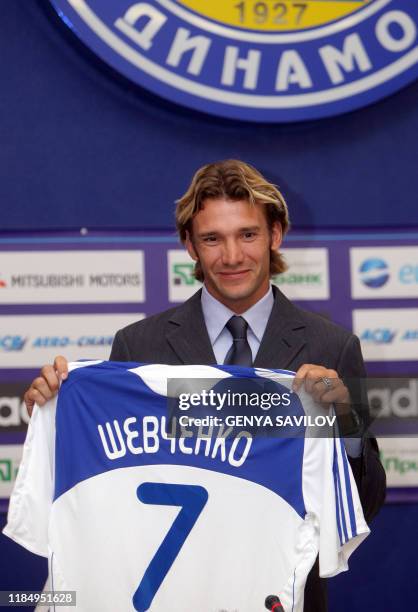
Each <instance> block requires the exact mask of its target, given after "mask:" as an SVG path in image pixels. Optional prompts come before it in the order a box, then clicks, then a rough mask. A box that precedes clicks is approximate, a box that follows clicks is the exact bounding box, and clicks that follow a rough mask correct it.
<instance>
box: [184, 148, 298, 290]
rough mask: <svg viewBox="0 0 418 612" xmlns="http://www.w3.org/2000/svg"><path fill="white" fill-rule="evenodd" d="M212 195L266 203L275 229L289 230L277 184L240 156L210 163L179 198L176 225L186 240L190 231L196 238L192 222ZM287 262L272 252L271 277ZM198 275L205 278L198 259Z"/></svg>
mask: <svg viewBox="0 0 418 612" xmlns="http://www.w3.org/2000/svg"><path fill="white" fill-rule="evenodd" d="M208 198H212V199H215V200H216V199H220V198H225V199H227V200H232V201H237V200H245V201H246V202H249V203H250V204H251V205H253V206H255V205H256V204H262V205H264V206H265V213H266V220H267V225H268V227H269V230H270V232H271V230H272V228H273V224H274V223H280V225H281V228H282V233H283V236H284V235H285V233H286V232H287V230H288V229H289V216H288V210H287V204H286V202H285V199H284V197H283V195H282V194H281V193H280V191H279V190H278V189H277V187H276V186H275V185H273V184H272V183H269V182H268V181H267V180H266V179H265V178H264V177H263V176H262V175H261V174H260V173H259V172H258V170H256V169H255V168H253V166H250V165H249V164H246V163H244V162H242V161H239V160H236V159H227V160H225V161H219V162H215V163H213V164H207V165H206V166H203V167H202V168H199V170H198V171H197V172H196V174H195V175H194V177H193V179H192V182H191V184H190V187H189V188H188V190H187V191H186V193H185V194H184V195H183V196H182V197H181V198H180V199H179V200H177V202H176V204H177V206H176V227H177V231H178V233H179V236H180V240H181V241H182V242H183V243H184V242H185V240H186V237H187V233H189V235H190V237H192V221H193V218H194V217H195V216H196V215H197V213H198V212H199V210H201V209H202V208H203V205H204V201H205V200H206V199H208ZM286 269H287V265H286V263H285V261H284V259H283V256H282V255H280V253H279V252H277V251H271V253H270V276H274V275H275V274H280V273H281V272H284V271H285V270H286ZM194 275H195V277H196V278H197V280H199V281H203V272H202V268H201V266H200V263H199V262H196V265H195V271H194Z"/></svg>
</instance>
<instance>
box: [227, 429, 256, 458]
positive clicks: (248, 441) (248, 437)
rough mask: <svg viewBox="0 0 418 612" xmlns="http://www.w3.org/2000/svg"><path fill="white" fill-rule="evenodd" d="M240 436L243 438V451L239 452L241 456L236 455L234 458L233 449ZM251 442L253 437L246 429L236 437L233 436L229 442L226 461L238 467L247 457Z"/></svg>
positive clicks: (235, 447) (234, 449)
mask: <svg viewBox="0 0 418 612" xmlns="http://www.w3.org/2000/svg"><path fill="white" fill-rule="evenodd" d="M241 438H245V439H246V440H245V447H244V451H243V453H242V454H241V457H237V458H235V456H234V455H235V451H236V450H237V447H238V444H239V442H240V440H241ZM252 443H253V439H252V437H251V435H250V434H249V433H248V431H241V432H240V433H239V434H238V435H237V436H236V438H234V441H233V442H232V444H231V449H230V451H229V455H228V461H229V463H230V464H231V465H232V466H234V467H240V466H241V465H242V464H243V463H244V461H245V460H246V459H247V457H248V453H249V452H250V448H251V445H252Z"/></svg>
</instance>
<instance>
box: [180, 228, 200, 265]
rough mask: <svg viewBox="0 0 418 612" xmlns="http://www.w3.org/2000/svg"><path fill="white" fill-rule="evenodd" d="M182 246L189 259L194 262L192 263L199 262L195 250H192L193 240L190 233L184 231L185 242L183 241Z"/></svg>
mask: <svg viewBox="0 0 418 612" xmlns="http://www.w3.org/2000/svg"><path fill="white" fill-rule="evenodd" d="M184 246H185V247H186V249H187V252H188V253H189V255H190V257H191V258H192V259H193V260H194V261H199V257H198V255H197V253H196V250H195V248H194V245H193V240H192V238H191V236H190V233H189V232H188V231H186V240H185V241H184Z"/></svg>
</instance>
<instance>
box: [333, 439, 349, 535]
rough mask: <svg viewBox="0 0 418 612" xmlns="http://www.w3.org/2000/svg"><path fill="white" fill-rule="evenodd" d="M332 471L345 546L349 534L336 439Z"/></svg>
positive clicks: (340, 529)
mask: <svg viewBox="0 0 418 612" xmlns="http://www.w3.org/2000/svg"><path fill="white" fill-rule="evenodd" d="M332 469H333V472H334V482H335V488H336V498H337V500H338V503H337V512H338V518H339V521H338V522H339V523H340V525H339V529H338V530H339V533H340V542H341V545H343V544H345V543H346V542H347V541H348V533H347V525H346V522H345V513H344V505H343V498H342V490H341V481H340V473H339V469H338V453H337V447H336V443H335V439H334V461H333V466H332Z"/></svg>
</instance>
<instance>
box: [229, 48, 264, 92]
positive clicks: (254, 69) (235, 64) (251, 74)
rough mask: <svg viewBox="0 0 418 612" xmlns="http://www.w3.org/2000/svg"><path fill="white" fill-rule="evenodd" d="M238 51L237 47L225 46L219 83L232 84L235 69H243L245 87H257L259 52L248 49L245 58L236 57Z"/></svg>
mask: <svg viewBox="0 0 418 612" xmlns="http://www.w3.org/2000/svg"><path fill="white" fill-rule="evenodd" d="M238 53H239V48H238V47H232V46H229V45H228V46H227V48H226V50H225V59H224V67H223V71H222V79H221V83H222V85H230V86H232V85H234V83H235V78H236V75H237V70H243V71H244V87H245V89H255V88H256V87H257V79H258V71H259V67H260V58H261V52H260V51H257V50H256V49H250V51H248V55H247V57H246V58H244V57H241V58H240V57H238Z"/></svg>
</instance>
